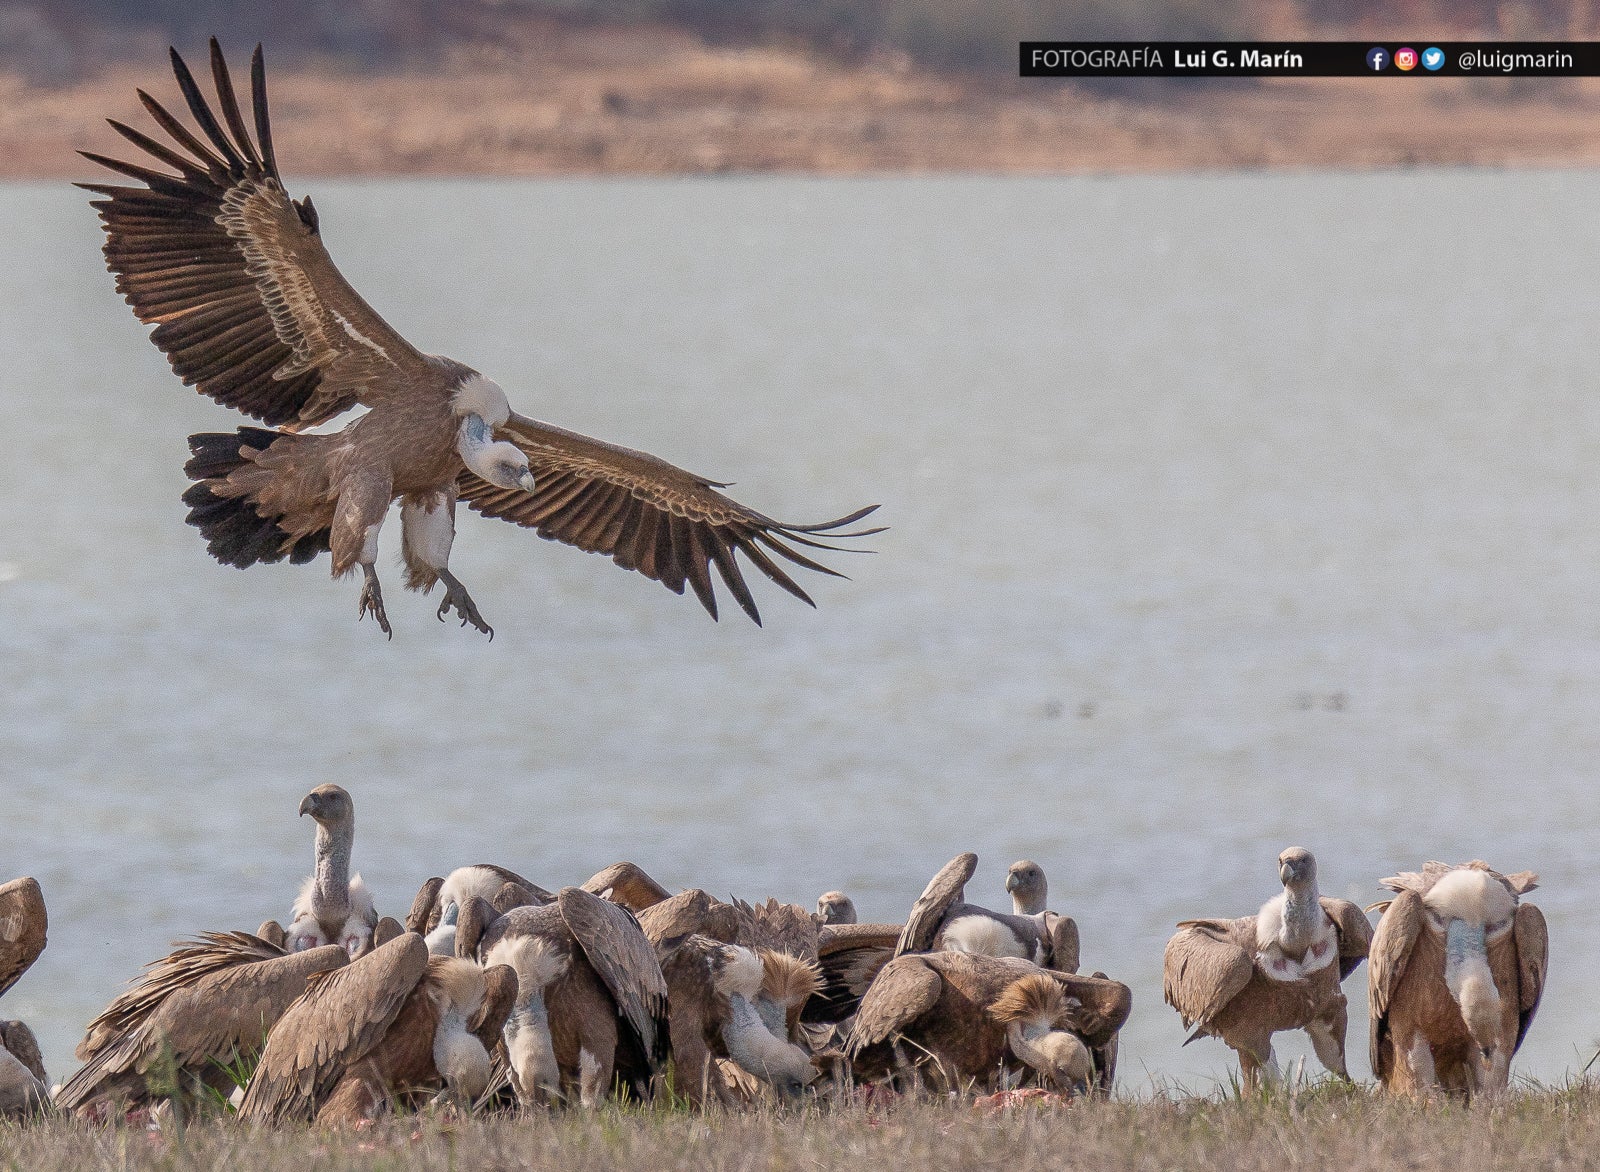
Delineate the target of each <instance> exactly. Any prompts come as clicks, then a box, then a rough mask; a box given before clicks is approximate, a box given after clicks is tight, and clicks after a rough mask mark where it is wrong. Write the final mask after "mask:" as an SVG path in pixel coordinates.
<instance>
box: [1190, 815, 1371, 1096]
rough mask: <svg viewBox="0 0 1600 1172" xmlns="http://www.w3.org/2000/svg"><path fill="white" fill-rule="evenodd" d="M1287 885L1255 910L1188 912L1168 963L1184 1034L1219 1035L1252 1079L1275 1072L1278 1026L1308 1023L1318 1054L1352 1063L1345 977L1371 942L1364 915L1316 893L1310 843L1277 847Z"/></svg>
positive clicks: (1341, 1064) (1336, 1063)
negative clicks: (1224, 915)
mask: <svg viewBox="0 0 1600 1172" xmlns="http://www.w3.org/2000/svg"><path fill="white" fill-rule="evenodd" d="M1278 878H1279V880H1280V881H1281V882H1282V883H1283V892H1282V894H1280V895H1276V896H1273V898H1271V899H1269V900H1268V901H1267V902H1266V903H1265V904H1263V905H1262V907H1261V910H1260V911H1259V912H1257V913H1256V914H1255V915H1253V916H1244V917H1241V918H1239V919H1235V920H1184V921H1183V922H1182V923H1180V924H1179V925H1178V929H1179V930H1178V933H1177V934H1176V935H1175V936H1173V937H1172V939H1171V940H1169V941H1167V951H1166V956H1165V959H1164V962H1163V965H1162V979H1163V980H1162V983H1163V991H1164V992H1165V994H1166V999H1167V1004H1168V1005H1171V1006H1172V1007H1173V1008H1175V1009H1176V1010H1177V1011H1178V1013H1179V1015H1180V1016H1181V1017H1182V1018H1183V1024H1184V1025H1185V1026H1186V1027H1187V1026H1193V1027H1194V1030H1193V1032H1192V1033H1190V1035H1189V1037H1188V1038H1187V1039H1186V1040H1185V1041H1184V1045H1186V1046H1187V1045H1188V1044H1189V1043H1190V1042H1192V1041H1194V1040H1195V1039H1196V1038H1199V1037H1207V1036H1210V1037H1216V1038H1221V1039H1222V1040H1223V1041H1224V1042H1226V1043H1227V1044H1228V1046H1230V1047H1231V1048H1232V1049H1233V1050H1234V1052H1235V1053H1237V1054H1238V1055H1239V1069H1240V1071H1241V1072H1242V1073H1243V1075H1244V1082H1245V1086H1246V1087H1251V1088H1253V1087H1255V1086H1256V1085H1258V1083H1259V1081H1260V1079H1261V1077H1262V1075H1263V1072H1264V1073H1265V1076H1266V1077H1267V1078H1268V1079H1269V1080H1275V1079H1276V1078H1277V1077H1278V1067H1277V1061H1276V1058H1275V1056H1274V1054H1273V1052H1272V1035H1273V1034H1275V1033H1278V1032H1279V1031H1281V1030H1299V1029H1303V1030H1305V1032H1306V1034H1307V1035H1308V1036H1309V1037H1310V1038H1311V1045H1312V1048H1313V1049H1314V1050H1315V1051H1316V1054H1317V1060H1318V1061H1319V1062H1321V1063H1322V1065H1323V1066H1325V1067H1327V1068H1328V1069H1329V1070H1330V1071H1332V1072H1333V1073H1334V1074H1336V1075H1338V1076H1339V1077H1340V1078H1343V1079H1349V1077H1350V1075H1349V1072H1348V1071H1347V1070H1346V1069H1345V1061H1344V1035H1345V1025H1346V1002H1345V997H1344V994H1343V993H1342V992H1340V990H1339V985H1340V983H1341V982H1343V980H1344V979H1345V978H1346V977H1348V976H1349V975H1350V974H1351V973H1353V972H1354V971H1355V970H1356V966H1358V965H1359V964H1360V963H1361V961H1362V958H1364V957H1365V956H1366V955H1367V949H1368V946H1369V945H1370V944H1371V943H1372V926H1371V925H1370V924H1369V923H1368V922H1367V917H1366V915H1365V914H1364V913H1363V912H1362V910H1361V909H1360V908H1359V907H1357V906H1356V905H1355V904H1353V903H1351V902H1350V901H1349V900H1346V899H1334V898H1331V897H1329V896H1325V895H1319V894H1318V892H1317V860H1316V859H1315V858H1314V857H1313V856H1312V854H1311V852H1310V851H1308V850H1306V849H1305V848H1304V847H1297V846H1296V847H1290V848H1289V849H1288V850H1286V851H1284V852H1283V853H1282V854H1281V855H1279V856H1278Z"/></svg>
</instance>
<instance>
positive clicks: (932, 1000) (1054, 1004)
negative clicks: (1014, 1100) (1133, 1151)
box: [845, 951, 1133, 1093]
mask: <svg viewBox="0 0 1600 1172" xmlns="http://www.w3.org/2000/svg"><path fill="white" fill-rule="evenodd" d="M1132 1007H1133V998H1132V995H1131V994H1130V992H1129V990H1128V987H1127V986H1126V985H1123V984H1121V983H1120V982H1117V981H1111V980H1106V979H1104V978H1099V977H1079V976H1075V975H1072V974H1069V973H1061V972H1056V971H1053V970H1050V969H1042V968H1040V967H1038V966H1037V965H1035V964H1032V963H1031V962H1029V961H1025V960H1019V959H1017V958H1015V957H991V956H986V955H984V954H982V953H969V952H955V951H946V952H932V953H925V954H913V955H905V956H897V957H895V958H894V959H893V960H891V961H889V962H888V963H887V964H885V965H884V966H883V970H882V971H881V972H879V973H878V975H877V977H876V978H875V979H874V980H873V982H872V985H871V987H870V988H869V989H868V990H867V993H866V996H865V997H863V998H862V999H861V1008H860V1010H859V1011H858V1012H857V1014H856V1018H855V1024H854V1025H853V1026H852V1028H851V1030H850V1037H849V1041H848V1042H847V1043H846V1046H845V1056H846V1057H847V1059H848V1060H849V1061H850V1064H851V1068H852V1070H853V1071H854V1073H855V1076H856V1077H857V1078H858V1079H865V1080H869V1081H872V1080H877V1079H882V1078H886V1077H890V1076H899V1075H904V1074H909V1073H911V1072H912V1071H913V1070H914V1071H915V1072H916V1073H917V1075H918V1076H919V1077H920V1078H921V1079H922V1080H923V1081H926V1082H932V1083H933V1084H934V1085H935V1086H936V1087H937V1089H939V1090H941V1091H952V1090H959V1089H964V1088H965V1087H966V1086H967V1085H968V1084H969V1083H977V1084H978V1085H980V1086H983V1087H985V1088H988V1089H995V1088H1003V1087H1006V1086H1011V1085H1015V1082H1016V1080H1017V1077H1018V1076H1019V1075H1021V1074H1023V1073H1025V1071H1022V1070H1018V1069H1017V1067H1018V1066H1021V1067H1026V1068H1028V1069H1029V1070H1031V1071H1032V1072H1033V1074H1034V1075H1035V1076H1036V1077H1037V1078H1038V1079H1039V1081H1040V1082H1041V1083H1043V1084H1046V1085H1049V1086H1053V1087H1054V1088H1055V1089H1057V1090H1059V1091H1062V1092H1067V1093H1071V1092H1079V1093H1081V1092H1084V1091H1087V1090H1088V1089H1089V1088H1090V1087H1091V1086H1096V1085H1098V1086H1103V1087H1105V1088H1107V1089H1109V1087H1110V1084H1111V1080H1112V1078H1113V1077H1114V1074H1115V1069H1114V1065H1113V1063H1114V1061H1115V1053H1116V1051H1115V1041H1116V1036H1117V1031H1118V1030H1120V1029H1121V1028H1122V1025H1123V1023H1124V1022H1126V1021H1127V1019H1128V1014H1129V1012H1131V1010H1132ZM902 1042H903V1043H906V1044H905V1045H902V1044H901V1043H902ZM1097 1057H1098V1058H1099V1062H1098V1063H1097ZM1097 1068H1098V1069H1097Z"/></svg>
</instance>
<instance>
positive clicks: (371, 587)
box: [356, 566, 394, 639]
mask: <svg viewBox="0 0 1600 1172" xmlns="http://www.w3.org/2000/svg"><path fill="white" fill-rule="evenodd" d="M361 568H362V569H363V570H364V571H365V572H366V575H367V580H366V582H365V583H363V584H362V587H361V611H360V613H359V614H357V615H356V622H358V623H359V622H360V621H361V620H362V619H364V618H366V617H367V615H368V614H369V613H370V614H371V615H372V617H373V618H375V619H377V620H378V629H379V630H381V631H382V632H383V633H384V634H385V635H387V636H389V638H391V639H393V638H394V628H393V627H391V626H390V625H389V616H388V615H387V614H385V613H384V609H383V590H382V588H381V587H379V585H378V571H377V570H376V569H374V568H373V567H372V566H362V567H361Z"/></svg>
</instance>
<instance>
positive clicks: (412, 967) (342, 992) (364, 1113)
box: [239, 932, 515, 1124]
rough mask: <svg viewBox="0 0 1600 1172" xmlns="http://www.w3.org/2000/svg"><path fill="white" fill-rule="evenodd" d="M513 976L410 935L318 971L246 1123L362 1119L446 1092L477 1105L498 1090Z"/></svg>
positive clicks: (256, 1087) (249, 1101) (288, 1022)
mask: <svg viewBox="0 0 1600 1172" xmlns="http://www.w3.org/2000/svg"><path fill="white" fill-rule="evenodd" d="M514 984H515V977H514V976H513V974H512V973H511V972H510V971H509V970H504V969H497V968H496V969H490V970H488V971H487V972H485V971H484V970H483V969H481V968H480V967H479V966H478V965H476V964H474V963H472V962H471V961H466V960H459V959H456V958H454V957H437V956H435V957H430V956H429V955H428V946H427V944H425V943H424V942H423V939H422V937H421V936H418V935H417V934H416V933H414V932H407V933H405V934H404V935H403V936H400V937H399V938H397V939H395V940H391V941H390V942H389V943H387V944H385V945H383V946H381V947H379V948H376V949H374V950H373V951H371V952H369V953H367V954H366V955H364V956H362V957H360V958H359V959H357V960H354V961H352V962H351V963H350V964H348V965H346V966H345V967H343V968H341V969H338V970H337V971H335V972H332V973H329V974H326V975H324V976H321V977H314V978H313V979H312V980H311V983H310V987H309V988H308V989H307V990H306V991H305V993H304V994H303V995H302V996H301V997H300V999H299V1000H297V1001H295V1002H294V1004H292V1005H290V1006H289V1008H288V1009H287V1010H286V1011H285V1012H284V1014H283V1016H282V1017H280V1018H279V1019H278V1023H277V1024H276V1025H275V1026H273V1028H272V1032H271V1033H270V1034H268V1035H267V1045H266V1048H265V1049H264V1050H263V1051H262V1053H261V1061H260V1062H259V1063H258V1064H257V1066H256V1070H255V1074H254V1075H253V1076H252V1077H251V1079H250V1085H249V1087H248V1089H247V1090H246V1091H245V1096H244V1102H243V1103H242V1104H241V1105H240V1108H239V1117H240V1119H242V1120H255V1121H260V1122H265V1123H273V1124H281V1123H287V1122H291V1121H307V1122H309V1121H312V1120H316V1121H318V1122H323V1123H353V1122H357V1121H359V1120H361V1119H369V1118H372V1117H373V1116H375V1115H376V1114H378V1113H379V1112H380V1111H382V1110H383V1109H384V1108H385V1107H386V1106H387V1105H388V1104H389V1103H390V1102H391V1101H395V1100H399V1101H401V1102H406V1101H411V1102H415V1101H416V1097H417V1096H418V1095H419V1094H422V1095H426V1094H428V1093H429V1092H433V1091H436V1090H437V1091H440V1092H441V1094H442V1095H443V1096H444V1097H447V1098H449V1099H450V1100H452V1101H454V1102H456V1103H457V1104H459V1105H469V1104H471V1103H472V1101H473V1100H475V1099H476V1098H477V1097H478V1096H479V1095H481V1094H482V1093H483V1092H484V1090H485V1089H486V1088H487V1087H488V1085H489V1077H490V1070H491V1064H490V1059H489V1049H488V1048H489V1047H491V1046H493V1045H494V1044H495V1042H496V1041H497V1039H498V1038H499V1035H500V1030H501V1028H502V1027H503V1025H504V1018H503V1016H500V1015H503V1013H504V1009H505V1007H506V1006H507V1005H508V1003H509V992H510V989H511V988H512V987H513V986H514Z"/></svg>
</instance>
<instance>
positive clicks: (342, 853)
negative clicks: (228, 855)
mask: <svg viewBox="0 0 1600 1172" xmlns="http://www.w3.org/2000/svg"><path fill="white" fill-rule="evenodd" d="M307 814H310V815H311V819H312V821H314V822H315V823H316V824H317V837H316V847H315V852H316V853H315V856H314V858H315V865H314V868H313V870H312V873H311V874H310V875H309V876H308V877H307V878H306V881H305V883H303V884H302V885H301V887H300V895H299V896H298V897H297V898H296V899H295V901H294V907H293V908H292V909H291V910H290V913H289V927H288V928H287V929H285V928H283V927H281V926H280V925H279V924H278V922H277V921H276V920H268V921H267V922H266V923H264V924H262V925H261V927H260V929H259V930H258V931H257V933H256V934H257V935H258V936H260V937H261V938H262V939H263V940H266V941H268V942H269V943H272V944H281V945H282V946H283V947H284V948H285V949H286V950H287V951H289V952H304V951H305V950H306V949H308V948H320V947H321V946H322V945H324V944H337V945H339V946H340V947H341V948H343V949H344V950H345V951H346V952H348V953H349V954H350V956H351V957H352V958H354V957H358V956H364V955H365V954H366V953H368V952H370V951H372V948H373V946H374V943H375V940H374V936H375V933H376V931H377V927H378V913H377V910H376V909H375V908H374V907H373V904H372V894H371V892H369V891H368V890H367V885H366V884H365V883H363V882H362V880H361V876H360V875H351V874H350V852H351V850H352V849H353V848H354V846H355V841H356V805H355V801H354V799H352V798H351V797H350V795H349V794H348V793H347V792H346V791H345V790H344V789H343V788H341V787H340V786H337V785H319V786H318V787H317V788H316V789H314V790H312V791H311V792H310V793H308V794H307V795H306V796H305V797H304V798H302V799H301V801H300V816H301V817H302V818H303V817H305V816H306V815H307ZM389 922H390V923H391V924H393V923H394V921H392V920H391V921H389Z"/></svg>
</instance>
